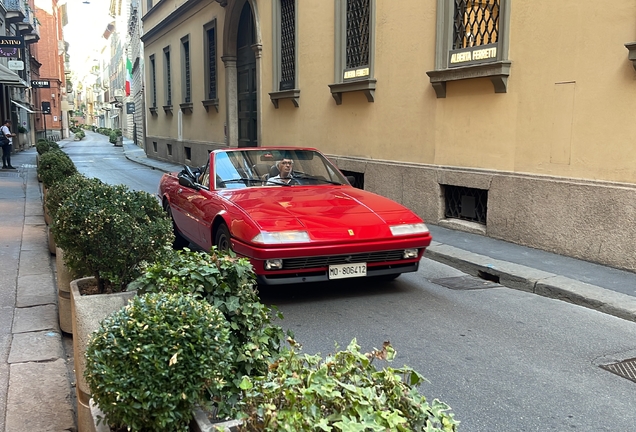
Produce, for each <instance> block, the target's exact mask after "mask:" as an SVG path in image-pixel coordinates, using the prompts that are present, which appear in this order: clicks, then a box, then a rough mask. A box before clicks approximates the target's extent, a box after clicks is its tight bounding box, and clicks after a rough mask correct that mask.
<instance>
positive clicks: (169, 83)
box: [165, 51, 172, 105]
mask: <svg viewBox="0 0 636 432" xmlns="http://www.w3.org/2000/svg"><path fill="white" fill-rule="evenodd" d="M165 60H166V93H167V95H166V105H172V79H171V77H172V73H171V71H170V51H166V52H165Z"/></svg>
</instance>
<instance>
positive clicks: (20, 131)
mask: <svg viewBox="0 0 636 432" xmlns="http://www.w3.org/2000/svg"><path fill="white" fill-rule="evenodd" d="M18 132H19V133H27V132H28V130H27V128H25V127H24V126H18Z"/></svg>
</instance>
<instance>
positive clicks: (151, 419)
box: [84, 293, 229, 432]
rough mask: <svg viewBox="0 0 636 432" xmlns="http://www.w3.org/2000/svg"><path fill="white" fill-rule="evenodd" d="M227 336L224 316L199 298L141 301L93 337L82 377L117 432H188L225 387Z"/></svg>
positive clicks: (110, 319)
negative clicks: (212, 394) (201, 407)
mask: <svg viewBox="0 0 636 432" xmlns="http://www.w3.org/2000/svg"><path fill="white" fill-rule="evenodd" d="M228 333H229V330H228V323H227V321H226V320H225V318H224V317H223V314H221V312H219V310H218V309H216V308H214V307H212V306H211V305H210V304H208V303H207V302H205V301H200V300H195V298H194V296H184V295H179V294H166V293H160V294H149V295H146V296H143V297H135V298H134V299H133V300H131V303H129V304H128V306H125V307H124V308H122V309H121V310H119V311H118V312H115V313H113V314H112V315H111V316H110V317H108V318H106V319H105V320H104V321H102V323H101V325H100V327H99V329H98V330H97V331H96V332H95V333H93V335H92V337H91V339H90V341H89V343H88V347H87V350H86V360H87V361H86V371H85V374H84V376H85V377H86V382H87V383H88V385H89V387H90V389H91V393H92V396H93V399H94V400H95V401H96V403H97V404H98V406H99V407H100V409H101V410H102V411H103V412H104V414H106V417H107V420H108V422H109V424H110V425H111V426H124V425H125V426H128V428H129V429H128V430H134V431H142V430H143V431H158V432H161V431H165V432H173V431H184V432H185V431H188V423H189V420H190V418H191V415H192V409H193V408H194V406H195V405H196V404H199V403H204V401H205V399H206V391H205V387H206V386H212V387H218V386H219V383H220V382H222V380H223V377H222V373H221V372H220V371H222V370H224V368H225V367H226V365H225V359H226V358H227V356H228V349H229V348H228Z"/></svg>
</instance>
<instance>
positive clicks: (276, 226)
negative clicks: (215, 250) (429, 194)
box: [224, 186, 422, 241]
mask: <svg viewBox="0 0 636 432" xmlns="http://www.w3.org/2000/svg"><path fill="white" fill-rule="evenodd" d="M224 195H225V196H226V198H228V199H229V200H231V201H232V202H233V203H234V204H235V205H237V206H239V207H241V208H242V209H243V210H244V212H245V213H246V214H247V215H248V216H249V217H250V218H251V219H252V220H253V221H254V223H255V224H256V225H257V226H259V227H260V229H262V230H264V231H285V230H306V231H308V232H309V235H310V237H311V238H312V240H314V241H321V240H322V241H330V240H339V239H348V240H367V239H377V238H383V237H390V236H391V232H390V230H389V225H395V224H400V223H417V222H421V221H422V220H421V219H420V218H419V217H418V216H417V215H415V214H414V213H413V212H412V211H411V210H409V209H407V208H406V207H404V206H402V205H400V204H398V203H396V202H394V201H392V200H389V199H387V198H384V197H382V196H379V195H376V194H373V193H371V192H366V191H363V190H360V189H355V188H352V187H333V188H332V187H326V186H325V187H267V188H250V189H244V190H240V191H233V192H232V193H230V194H227V195H226V194H224Z"/></svg>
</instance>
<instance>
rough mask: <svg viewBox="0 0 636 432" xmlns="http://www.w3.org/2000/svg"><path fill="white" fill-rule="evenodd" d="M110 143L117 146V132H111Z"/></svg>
mask: <svg viewBox="0 0 636 432" xmlns="http://www.w3.org/2000/svg"><path fill="white" fill-rule="evenodd" d="M108 141H109V142H110V143H111V144H115V143H116V142H117V132H115V131H111V132H110V136H109V138H108Z"/></svg>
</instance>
